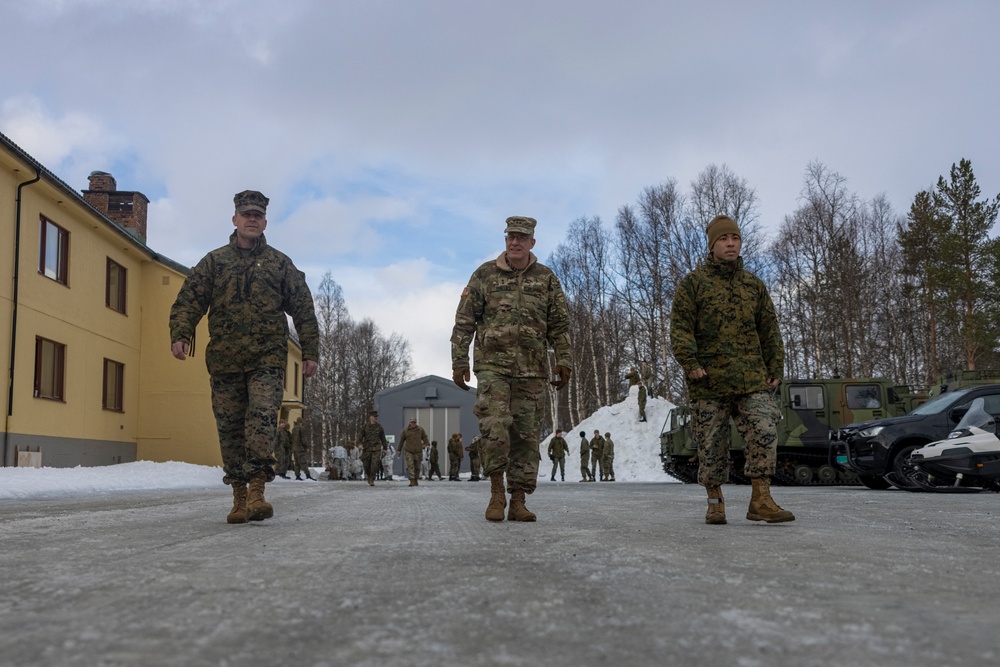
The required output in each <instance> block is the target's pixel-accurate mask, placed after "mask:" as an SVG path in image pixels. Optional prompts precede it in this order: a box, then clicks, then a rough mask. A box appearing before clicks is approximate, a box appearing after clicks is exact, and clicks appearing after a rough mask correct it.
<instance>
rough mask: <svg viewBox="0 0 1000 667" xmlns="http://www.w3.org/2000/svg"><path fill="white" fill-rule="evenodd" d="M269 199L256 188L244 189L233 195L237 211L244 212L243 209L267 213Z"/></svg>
mask: <svg viewBox="0 0 1000 667" xmlns="http://www.w3.org/2000/svg"><path fill="white" fill-rule="evenodd" d="M269 201H270V200H269V199H268V198H267V197H265V196H264V195H262V194H261V193H259V192H257V191H256V190H244V191H243V192H238V193H236V196H235V197H233V203H234V204H236V212H237V213H242V212H243V211H260V212H261V213H267V203H268V202H269Z"/></svg>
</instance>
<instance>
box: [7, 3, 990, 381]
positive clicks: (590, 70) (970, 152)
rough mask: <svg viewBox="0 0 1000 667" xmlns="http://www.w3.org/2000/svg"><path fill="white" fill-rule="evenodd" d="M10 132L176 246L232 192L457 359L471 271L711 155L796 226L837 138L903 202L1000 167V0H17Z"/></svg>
mask: <svg viewBox="0 0 1000 667" xmlns="http://www.w3.org/2000/svg"><path fill="white" fill-rule="evenodd" d="M0 16H2V20H0V44H3V46H4V52H5V55H6V57H5V64H4V65H3V67H0V132H3V133H4V134H6V135H7V136H8V137H10V138H11V139H12V140H13V141H14V142H16V143H17V144H19V145H20V146H21V147H22V148H23V149H24V150H25V151H27V152H28V153H29V154H31V155H32V156H33V157H35V158H36V159H38V160H39V161H40V162H42V164H44V165H45V166H46V167H48V168H49V169H50V170H52V171H53V172H54V173H56V174H57V175H59V176H60V177H61V178H62V179H63V180H65V181H66V182H67V183H69V184H70V185H71V186H73V187H75V188H78V189H80V190H82V189H85V188H86V187H87V175H88V174H89V173H90V172H91V171H93V170H103V171H108V172H111V173H112V174H113V175H114V176H115V178H116V180H117V182H118V187H119V189H122V190H139V191H141V192H143V193H144V194H146V195H147V196H148V197H149V199H150V201H151V206H150V213H149V239H148V242H149V244H150V246H151V247H153V248H154V249H155V250H157V251H159V252H162V253H163V254H165V255H167V256H169V257H171V258H172V259H175V260H177V261H179V262H183V263H186V264H194V263H195V262H197V260H198V259H199V258H200V257H201V256H202V255H204V254H205V253H206V252H207V251H209V250H211V249H212V248H214V247H217V246H219V245H222V244H223V243H224V242H225V240H226V238H227V236H228V234H229V232H230V231H231V229H232V224H231V222H230V218H231V216H232V196H233V194H234V193H235V192H237V191H240V190H243V189H248V188H249V189H257V190H261V191H262V192H264V193H265V194H266V195H268V196H269V197H270V198H271V205H270V207H269V210H268V220H269V226H268V230H267V236H268V239H269V241H270V242H271V243H272V244H273V245H275V246H276V247H278V248H279V249H281V250H283V251H285V252H287V253H288V254H289V255H290V256H291V257H292V258H293V260H295V262H296V264H297V265H298V266H299V268H300V269H302V270H303V271H305V272H306V275H307V277H308V278H309V282H310V284H311V285H312V286H313V288H314V289H315V288H316V286H317V285H318V284H319V281H320V279H321V278H322V276H323V274H325V273H326V272H328V271H329V272H330V273H331V274H332V276H333V278H334V279H335V280H336V281H337V282H338V283H339V284H340V285H341V286H342V287H343V288H344V293H345V297H346V299H347V304H348V307H349V309H350V311H351V314H352V315H353V316H354V317H355V319H361V318H363V317H371V318H372V319H374V320H375V321H376V322H377V323H378V324H379V326H380V327H381V328H382V330H383V331H384V332H385V333H389V332H393V331H395V332H398V333H400V334H402V335H404V336H405V337H407V338H408V339H409V340H410V342H411V344H412V349H413V353H414V362H415V369H414V370H415V371H416V373H417V374H418V375H424V374H429V373H433V374H437V375H442V376H445V377H449V376H450V361H449V349H448V336H449V335H450V330H451V324H452V318H453V314H454V308H455V306H456V305H457V302H458V297H459V294H460V292H461V288H462V286H463V285H464V283H465V280H466V279H467V278H468V276H469V274H470V273H471V272H472V270H473V269H474V268H475V267H476V266H478V264H479V263H481V262H482V261H485V260H486V259H488V258H491V257H494V256H496V254H498V252H499V251H500V250H501V249H502V238H501V237H502V234H503V220H504V218H506V217H507V216H508V215H531V216H534V217H536V218H538V220H539V228H538V233H537V237H538V245H537V246H536V252H537V254H538V255H539V256H540V257H541V258H542V259H543V260H544V259H545V257H546V256H547V255H548V253H549V252H550V251H551V250H552V249H553V248H554V247H555V246H556V245H557V244H558V243H560V242H562V241H563V240H564V238H565V233H566V228H567V226H568V225H569V223H570V222H571V221H573V220H574V219H577V218H580V217H592V216H599V217H600V218H601V219H602V220H604V221H605V222H606V223H608V224H609V225H610V224H612V223H613V221H614V217H615V214H616V212H617V210H618V208H619V207H620V206H622V205H625V204H632V203H634V202H635V200H636V198H637V196H638V195H639V193H640V192H641V191H642V190H643V189H644V188H646V187H648V186H652V185H657V184H659V183H661V182H663V181H665V180H667V179H670V178H673V179H676V180H677V181H678V183H679V184H681V185H682V187H684V188H685V189H686V187H687V185H688V184H689V183H690V182H691V180H693V179H694V178H695V177H696V176H697V175H698V173H699V172H700V171H702V170H703V169H704V168H705V167H707V166H708V165H711V164H715V165H723V164H725V165H728V167H729V168H730V169H731V170H732V171H734V172H735V173H736V174H737V175H738V176H740V177H742V178H745V179H746V180H747V181H748V183H749V184H750V185H751V186H752V187H754V188H755V189H756V191H757V195H758V197H759V199H760V202H761V208H760V212H761V223H762V224H763V225H764V227H765V229H771V230H773V229H775V228H776V227H777V225H778V224H780V222H781V220H782V219H783V218H784V216H785V215H787V214H789V213H791V212H792V211H793V210H794V209H795V208H796V206H797V203H798V196H799V192H800V190H801V189H802V177H803V173H804V170H805V168H806V165H807V164H808V163H809V162H810V161H813V160H818V161H820V162H822V163H823V164H824V165H826V166H827V167H828V168H829V169H830V170H832V171H835V172H837V173H839V174H840V175H842V176H843V177H845V178H846V179H848V187H849V188H850V189H852V190H853V191H855V192H857V193H858V194H859V195H860V196H862V197H864V198H871V197H874V196H876V195H878V194H881V193H884V194H886V195H887V196H888V198H889V200H890V202H891V203H892V204H893V206H894V207H895V208H896V209H897V211H899V212H905V211H906V210H907V209H908V208H909V204H910V202H911V201H912V198H913V196H914V195H915V194H916V193H917V192H918V191H919V190H921V189H925V188H928V187H930V186H932V185H933V184H934V182H935V181H936V180H937V177H938V176H940V175H943V174H947V173H948V170H949V168H950V166H951V164H952V163H954V162H957V161H958V160H959V159H961V158H968V159H971V160H972V164H973V168H974V169H975V172H976V176H977V178H978V181H979V183H980V185H981V186H982V188H983V192H984V196H985V195H989V196H991V197H992V196H995V195H996V194H997V192H1000V165H998V157H997V156H998V155H1000V132H998V129H997V126H996V118H997V116H998V108H1000V104H998V101H1000V100H998V98H1000V92H998V87H997V85H996V81H997V65H998V63H1000V56H998V55H997V54H998V51H997V48H996V34H995V32H996V29H997V26H998V25H1000V3H997V2H993V1H992V0H981V1H978V2H972V1H963V0H943V1H940V2H930V1H921V0H900V1H896V2H891V1H877V2H876V1H872V0H860V1H845V0H841V1H839V2H823V3H820V2H792V1H791V0H789V1H787V2H776V1H767V0H761V1H757V2H751V1H747V0H716V1H707V0H706V1H704V2H690V1H683V2H682V1H679V0H678V1H674V0H636V1H631V2H630V1H628V0H622V1H620V2H610V1H604V2H598V1H595V0H558V1H543V0H534V1H528V0H524V1H520V0H513V1H506V2H497V1H487V0H451V1H443V0H442V1H422V0H396V1H392V2H388V1H379V0H357V1H340V0H301V1H299V0H282V2H274V1H263V0H261V1H254V0H143V1H139V0H32V1H31V2H24V1H23V0H0Z"/></svg>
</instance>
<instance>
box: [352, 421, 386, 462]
mask: <svg viewBox="0 0 1000 667" xmlns="http://www.w3.org/2000/svg"><path fill="white" fill-rule="evenodd" d="M358 442H360V443H361V444H362V445H364V448H365V451H366V452H379V455H380V456H381V453H382V452H383V451H384V450H385V448H386V447H388V446H389V442H388V441H387V440H386V439H385V429H383V428H382V425H381V424H379V423H378V422H375V423H374V424H373V423H371V422H370V421H368V422H365V423H364V424H363V425H362V426H361V432H360V433H359V434H358Z"/></svg>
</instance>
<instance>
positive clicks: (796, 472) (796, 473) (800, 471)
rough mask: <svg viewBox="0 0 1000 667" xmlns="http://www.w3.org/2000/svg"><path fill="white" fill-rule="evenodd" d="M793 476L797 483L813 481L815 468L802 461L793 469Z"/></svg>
mask: <svg viewBox="0 0 1000 667" xmlns="http://www.w3.org/2000/svg"><path fill="white" fill-rule="evenodd" d="M792 477H793V478H794V479H795V483H796V484H809V483H811V482H812V478H813V469H812V468H810V467H809V466H807V465H806V464H804V463H800V464H798V465H797V466H795V467H794V468H793V469H792Z"/></svg>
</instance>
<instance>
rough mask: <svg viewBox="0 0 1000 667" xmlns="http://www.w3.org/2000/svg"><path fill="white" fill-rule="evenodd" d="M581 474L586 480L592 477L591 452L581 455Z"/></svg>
mask: <svg viewBox="0 0 1000 667" xmlns="http://www.w3.org/2000/svg"><path fill="white" fill-rule="evenodd" d="M580 476H581V477H583V479H584V480H588V479H590V478H591V477H592V475H591V474H590V454H587V455H586V456H583V455H581V456H580Z"/></svg>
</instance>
